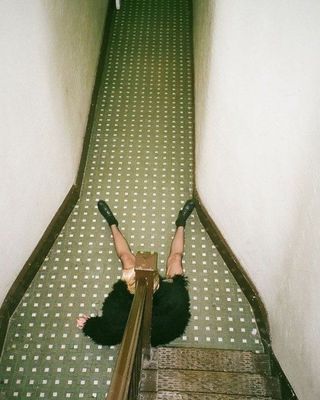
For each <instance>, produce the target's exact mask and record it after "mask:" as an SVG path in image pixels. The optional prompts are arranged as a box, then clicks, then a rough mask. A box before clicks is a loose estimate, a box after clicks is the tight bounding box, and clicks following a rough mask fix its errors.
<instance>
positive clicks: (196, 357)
mask: <svg viewBox="0 0 320 400" xmlns="http://www.w3.org/2000/svg"><path fill="white" fill-rule="evenodd" d="M155 357H156V360H157V363H158V368H159V369H167V368H169V369H184V370H203V371H217V372H219V371H220V372H245V373H257V374H265V375H270V374H271V371H270V362H269V358H268V356H267V355H266V354H256V353H252V352H248V351H235V350H215V349H198V348H178V347H160V348H158V349H157V354H156V355H155Z"/></svg>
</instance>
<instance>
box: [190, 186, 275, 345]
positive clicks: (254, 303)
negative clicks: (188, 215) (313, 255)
mask: <svg viewBox="0 0 320 400" xmlns="http://www.w3.org/2000/svg"><path fill="white" fill-rule="evenodd" d="M194 199H195V201H196V209H197V213H198V215H199V218H200V221H201V223H202V225H203V227H204V228H205V230H206V231H207V233H208V235H209V236H210V238H211V240H212V242H213V244H214V245H215V246H216V248H217V250H218V251H219V253H220V254H221V257H222V258H223V260H224V262H225V263H226V265H227V266H228V268H229V269H230V271H231V273H232V275H233V276H234V278H235V279H236V281H237V282H238V284H239V286H240V288H241V289H242V291H243V293H244V294H245V296H246V298H247V299H248V301H249V303H250V305H251V307H252V309H253V312H254V314H255V317H256V321H257V325H258V328H259V331H260V335H261V340H262V342H263V346H264V348H265V350H266V351H267V350H268V348H269V347H270V330H269V324H268V316H267V312H266V309H265V307H264V304H263V303H262V301H261V299H260V297H259V295H258V291H257V290H256V288H255V286H254V284H253V282H252V281H251V279H250V278H249V277H248V275H247V274H246V272H245V270H244V269H243V267H242V266H241V264H240V262H239V260H238V259H237V257H236V256H235V254H234V253H233V251H232V249H231V248H230V246H229V245H228V243H227V242H226V240H225V239H224V237H223V235H222V234H221V232H220V230H219V228H218V227H217V225H216V224H215V222H214V221H213V220H212V218H211V217H210V215H209V214H208V212H207V210H206V209H205V207H204V206H203V204H202V203H201V199H200V197H199V194H198V192H197V190H196V189H195V190H194Z"/></svg>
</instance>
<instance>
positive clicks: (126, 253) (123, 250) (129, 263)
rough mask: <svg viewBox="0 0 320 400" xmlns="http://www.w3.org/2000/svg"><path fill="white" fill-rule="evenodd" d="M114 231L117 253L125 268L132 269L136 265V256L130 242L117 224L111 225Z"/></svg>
mask: <svg viewBox="0 0 320 400" xmlns="http://www.w3.org/2000/svg"><path fill="white" fill-rule="evenodd" d="M110 229H111V232H112V238H113V243H114V246H115V249H116V253H117V255H118V257H119V258H120V260H121V263H122V268H123V269H130V268H132V267H134V266H135V263H136V257H135V255H134V254H133V253H132V252H131V250H130V247H129V244H128V242H127V241H126V239H125V237H124V236H123V235H122V233H121V232H120V230H119V228H118V227H117V225H111V226H110Z"/></svg>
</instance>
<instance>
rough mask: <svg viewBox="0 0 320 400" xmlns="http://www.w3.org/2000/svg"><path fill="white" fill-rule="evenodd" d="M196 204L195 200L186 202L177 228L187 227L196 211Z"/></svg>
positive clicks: (179, 216)
mask: <svg viewBox="0 0 320 400" xmlns="http://www.w3.org/2000/svg"><path fill="white" fill-rule="evenodd" d="M194 206H195V203H194V200H193V199H190V200H188V201H186V203H185V205H184V206H183V208H182V210H180V211H179V214H178V218H177V220H176V226H177V227H178V226H183V227H185V226H186V221H187V219H188V218H189V216H190V214H191V213H192V211H193V209H194Z"/></svg>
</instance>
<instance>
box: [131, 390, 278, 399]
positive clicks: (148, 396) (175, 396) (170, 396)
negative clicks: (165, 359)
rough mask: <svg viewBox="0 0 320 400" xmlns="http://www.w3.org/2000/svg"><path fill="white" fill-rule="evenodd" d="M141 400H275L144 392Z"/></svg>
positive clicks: (141, 394)
mask: <svg viewBox="0 0 320 400" xmlns="http://www.w3.org/2000/svg"><path fill="white" fill-rule="evenodd" d="M139 400H273V399H272V397H256V396H254V397H252V396H239V395H234V396H233V395H228V394H227V395H225V394H207V393H195V392H192V393H191V392H184V393H178V392H167V391H161V392H158V393H151V392H149V393H148V392H144V393H140V395H139Z"/></svg>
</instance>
